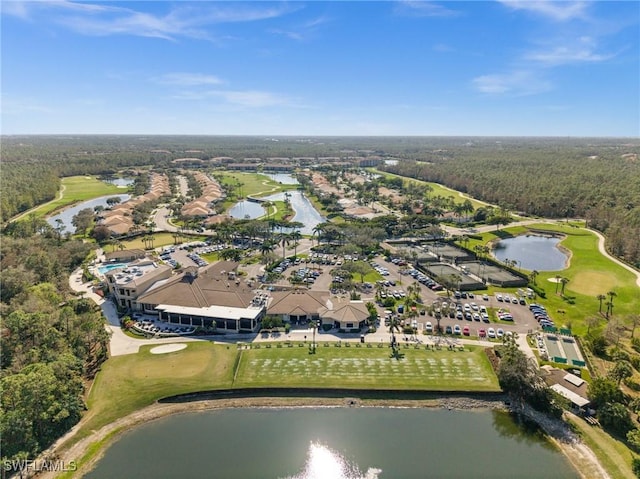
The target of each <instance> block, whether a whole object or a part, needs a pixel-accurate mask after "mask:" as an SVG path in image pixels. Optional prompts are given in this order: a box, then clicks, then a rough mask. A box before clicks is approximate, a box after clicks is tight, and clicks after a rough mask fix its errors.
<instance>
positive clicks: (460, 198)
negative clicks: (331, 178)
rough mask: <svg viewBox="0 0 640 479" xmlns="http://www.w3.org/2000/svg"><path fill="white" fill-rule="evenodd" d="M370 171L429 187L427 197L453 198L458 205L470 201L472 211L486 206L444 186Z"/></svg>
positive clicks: (374, 169)
mask: <svg viewBox="0 0 640 479" xmlns="http://www.w3.org/2000/svg"><path fill="white" fill-rule="evenodd" d="M370 169H371V170H372V171H374V172H375V173H376V174H378V175H383V176H388V177H395V178H402V179H403V180H404V181H405V183H418V184H421V185H429V186H430V187H431V192H429V197H431V198H434V197H436V196H442V197H444V198H446V197H448V196H450V197H452V198H453V201H454V203H456V204H458V203H464V202H465V200H469V201H471V204H472V205H473V207H474V209H477V208H480V207H481V206H487V205H488V203H484V202H482V201H479V200H476V199H475V198H471V197H470V196H467V195H465V194H464V193H461V192H460V191H457V190H453V189H451V188H447V187H446V186H443V185H440V184H438V183H429V182H427V181H421V180H416V179H413V178H406V177H404V176H399V175H394V174H393V173H387V172H384V171H379V170H377V169H376V168H370Z"/></svg>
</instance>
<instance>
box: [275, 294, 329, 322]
mask: <svg viewBox="0 0 640 479" xmlns="http://www.w3.org/2000/svg"><path fill="white" fill-rule="evenodd" d="M271 297H272V299H271V302H270V303H269V306H268V307H267V313H268V314H275V315H281V314H293V315H296V316H301V315H305V314H307V315H312V314H318V312H319V310H320V309H322V308H326V303H327V300H328V299H329V294H328V292H321V291H308V290H304V289H299V290H291V291H274V292H272V293H271Z"/></svg>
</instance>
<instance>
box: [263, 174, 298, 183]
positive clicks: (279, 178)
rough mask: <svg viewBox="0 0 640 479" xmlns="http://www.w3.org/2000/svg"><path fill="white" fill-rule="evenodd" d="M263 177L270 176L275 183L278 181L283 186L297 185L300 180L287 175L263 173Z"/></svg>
mask: <svg viewBox="0 0 640 479" xmlns="http://www.w3.org/2000/svg"><path fill="white" fill-rule="evenodd" d="M263 175H265V176H268V177H269V178H271V179H272V180H273V181H277V182H278V183H282V184H283V185H297V184H298V180H297V179H296V178H295V177H294V176H292V175H288V174H286V173H263Z"/></svg>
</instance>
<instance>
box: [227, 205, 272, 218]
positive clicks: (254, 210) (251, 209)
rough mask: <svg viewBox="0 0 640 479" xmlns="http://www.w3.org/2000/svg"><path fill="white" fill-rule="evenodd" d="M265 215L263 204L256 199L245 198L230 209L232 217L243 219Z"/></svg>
mask: <svg viewBox="0 0 640 479" xmlns="http://www.w3.org/2000/svg"><path fill="white" fill-rule="evenodd" d="M264 215H265V210H264V208H263V207H262V204H260V203H256V202H254V201H249V200H243V201H239V202H237V203H236V204H235V205H233V206H232V207H231V209H230V210H229V216H231V217H232V218H237V219H240V220H243V219H252V220H253V219H256V218H260V217H261V216H264Z"/></svg>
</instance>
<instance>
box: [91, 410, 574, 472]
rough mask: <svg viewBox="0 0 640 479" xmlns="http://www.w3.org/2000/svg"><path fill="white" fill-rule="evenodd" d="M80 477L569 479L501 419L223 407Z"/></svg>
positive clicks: (118, 449) (120, 449)
mask: <svg viewBox="0 0 640 479" xmlns="http://www.w3.org/2000/svg"><path fill="white" fill-rule="evenodd" d="M84 477H87V478H91V479H99V478H114V477H118V478H125V479H126V478H175V477H189V478H200V477H202V478H209V477H220V478H225V479H233V478H242V479H251V478H259V479H265V478H273V479H276V478H282V479H285V478H288V479H359V478H363V479H365V478H370V479H374V478H380V479H385V478H392V479H394V478H403V479H411V478H421V479H422V478H428V477H433V478H461V477H475V478H477V477H486V478H519V479H528V478H532V479H533V478H540V477H544V478H546V479H554V478H567V479H577V478H578V477H579V476H578V475H577V473H576V472H575V471H574V470H573V469H572V468H571V466H570V465H569V463H568V462H567V461H566V459H565V458H564V456H562V455H561V454H560V453H559V452H558V451H557V449H555V447H553V446H552V445H551V444H550V443H549V442H547V440H546V439H545V438H544V437H543V436H542V435H541V434H540V432H539V431H538V430H537V429H536V428H532V427H530V426H529V427H527V426H523V425H521V424H518V423H516V422H515V421H514V419H513V418H512V417H511V416H510V415H509V414H507V413H504V412H497V411H488V410H482V411H480V410H477V411H448V410H444V409H404V408H403V409H400V408H392V409H389V408H313V409H312V408H297V409H295V408H294V409H241V408H238V409H227V410H224V409H223V410H215V411H204V412H194V413H186V414H180V415H175V416H170V417H167V418H164V419H161V420H158V421H153V422H150V423H147V424H144V425H142V426H139V427H137V428H135V429H133V430H132V431H130V432H128V433H127V434H125V435H124V436H123V437H122V438H120V439H119V440H118V441H117V442H116V443H115V444H113V445H112V446H111V447H110V448H109V449H107V451H106V452H105V455H104V456H103V457H102V459H100V461H99V462H98V463H97V465H96V467H95V469H94V470H93V471H91V472H90V473H88V474H87V475H85V476H84Z"/></svg>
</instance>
